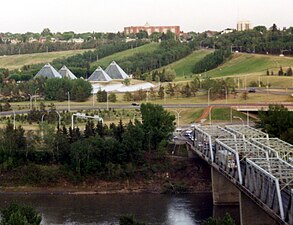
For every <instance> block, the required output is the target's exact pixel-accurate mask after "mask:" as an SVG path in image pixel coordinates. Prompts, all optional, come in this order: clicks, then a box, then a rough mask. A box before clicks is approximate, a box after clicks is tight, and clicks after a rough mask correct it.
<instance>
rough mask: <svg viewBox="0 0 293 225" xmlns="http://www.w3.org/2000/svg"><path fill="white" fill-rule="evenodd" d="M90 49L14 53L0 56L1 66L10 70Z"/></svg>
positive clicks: (47, 61)
mask: <svg viewBox="0 0 293 225" xmlns="http://www.w3.org/2000/svg"><path fill="white" fill-rule="evenodd" d="M89 50H90V49H84V50H71V51H60V52H48V53H35V54H24V55H12V56H0V68H7V69H9V70H13V69H20V68H21V67H22V66H24V65H32V64H39V63H44V64H45V63H49V62H52V61H53V60H54V59H57V58H65V57H70V56H73V55H76V54H79V53H83V52H85V51H89Z"/></svg>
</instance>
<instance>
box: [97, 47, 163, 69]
mask: <svg viewBox="0 0 293 225" xmlns="http://www.w3.org/2000/svg"><path fill="white" fill-rule="evenodd" d="M158 47H159V44H158V43H150V44H146V45H143V46H140V47H137V48H133V49H128V50H125V51H122V52H118V53H115V54H113V55H110V56H107V57H105V58H102V59H100V60H98V61H97V62H94V63H91V68H92V69H96V68H97V67H98V66H101V67H102V68H103V69H106V67H107V66H108V65H109V64H110V63H111V62H112V61H119V60H122V59H125V58H128V57H130V56H133V55H134V54H137V53H146V52H153V51H155V50H156V49H157V48H158ZM123 69H125V70H126V68H123Z"/></svg>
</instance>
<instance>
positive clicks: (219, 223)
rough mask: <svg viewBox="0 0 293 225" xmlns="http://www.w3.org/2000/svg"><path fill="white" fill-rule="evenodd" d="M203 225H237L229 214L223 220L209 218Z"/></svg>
mask: <svg viewBox="0 0 293 225" xmlns="http://www.w3.org/2000/svg"><path fill="white" fill-rule="evenodd" d="M203 225H236V223H235V221H234V220H233V219H232V218H231V216H230V215H229V214H228V213H227V214H226V215H225V216H224V217H223V218H220V219H218V218H209V219H207V220H206V221H205V222H204V223H203Z"/></svg>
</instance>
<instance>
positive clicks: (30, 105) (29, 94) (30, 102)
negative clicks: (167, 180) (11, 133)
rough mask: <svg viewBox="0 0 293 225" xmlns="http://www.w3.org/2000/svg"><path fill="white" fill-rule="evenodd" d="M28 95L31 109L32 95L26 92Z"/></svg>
mask: <svg viewBox="0 0 293 225" xmlns="http://www.w3.org/2000/svg"><path fill="white" fill-rule="evenodd" d="M28 95H29V96H30V110H31V109H32V99H33V98H32V95H31V94H28Z"/></svg>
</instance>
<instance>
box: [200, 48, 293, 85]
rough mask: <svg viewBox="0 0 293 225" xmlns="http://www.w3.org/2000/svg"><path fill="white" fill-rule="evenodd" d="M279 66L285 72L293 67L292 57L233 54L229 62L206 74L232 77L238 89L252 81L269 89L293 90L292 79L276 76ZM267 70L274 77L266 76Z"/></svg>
mask: <svg viewBox="0 0 293 225" xmlns="http://www.w3.org/2000/svg"><path fill="white" fill-rule="evenodd" d="M280 66H282V67H283V71H284V72H286V69H287V68H288V67H289V66H291V67H293V57H280V56H272V55H259V54H246V53H235V54H233V56H232V58H231V59H230V60H229V61H227V62H225V63H224V64H222V65H221V66H219V67H218V68H216V69H213V70H210V71H208V72H207V73H206V74H208V75H210V76H212V77H225V76H229V77H234V78H236V82H237V83H238V84H239V87H240V88H245V87H247V86H249V84H250V83H251V82H252V81H254V82H257V83H259V82H262V83H263V84H264V85H268V86H269V87H270V88H293V77H287V76H278V71H279V69H280ZM267 69H269V71H270V73H271V72H272V71H273V73H274V76H267V75H266V74H267V73H266V72H267ZM238 80H239V81H240V82H238Z"/></svg>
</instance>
